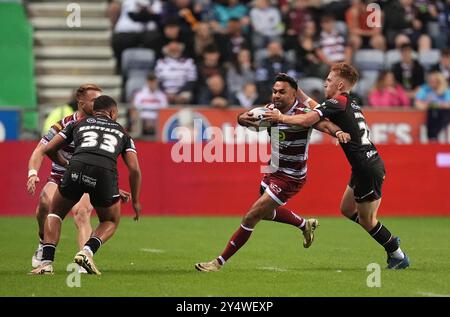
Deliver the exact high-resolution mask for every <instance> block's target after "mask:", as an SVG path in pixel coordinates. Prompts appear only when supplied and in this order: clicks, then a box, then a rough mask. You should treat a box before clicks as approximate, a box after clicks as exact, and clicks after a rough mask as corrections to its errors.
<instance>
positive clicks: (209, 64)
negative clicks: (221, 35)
mask: <svg viewBox="0 0 450 317" xmlns="http://www.w3.org/2000/svg"><path fill="white" fill-rule="evenodd" d="M225 73H226V71H225V68H224V66H223V64H222V63H220V52H219V50H218V49H217V47H215V46H208V47H206V48H205V50H204V51H203V54H202V60H201V62H200V63H199V65H198V77H199V79H198V83H197V87H198V90H199V91H200V90H202V89H204V88H206V80H207V79H208V78H209V77H211V76H213V75H220V76H221V77H224V76H225Z"/></svg>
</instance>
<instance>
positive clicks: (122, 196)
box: [119, 189, 131, 203]
mask: <svg viewBox="0 0 450 317" xmlns="http://www.w3.org/2000/svg"><path fill="white" fill-rule="evenodd" d="M119 195H120V199H121V200H122V202H124V203H127V202H129V201H130V200H131V194H130V193H129V192H127V191H125V190H123V189H119Z"/></svg>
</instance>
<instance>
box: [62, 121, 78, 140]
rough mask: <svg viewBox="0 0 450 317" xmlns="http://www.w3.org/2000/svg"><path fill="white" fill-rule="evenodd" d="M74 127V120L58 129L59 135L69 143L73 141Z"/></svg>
mask: <svg viewBox="0 0 450 317" xmlns="http://www.w3.org/2000/svg"><path fill="white" fill-rule="evenodd" d="M74 129H75V122H72V123H70V124H68V125H67V126H66V127H65V128H64V129H63V130H61V131H59V133H58V134H59V135H60V136H62V137H63V138H64V139H65V140H66V141H65V143H67V144H69V143H71V142H72V141H73V130H74Z"/></svg>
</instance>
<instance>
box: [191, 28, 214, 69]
mask: <svg viewBox="0 0 450 317" xmlns="http://www.w3.org/2000/svg"><path fill="white" fill-rule="evenodd" d="M217 42H218V41H217V40H216V37H215V36H214V34H213V33H212V32H211V29H210V27H209V25H208V23H204V22H200V23H199V24H197V26H196V28H195V35H194V52H195V59H196V60H197V61H198V60H199V59H201V56H202V54H203V51H204V50H205V48H206V47H208V46H216V45H217V44H218V43H217Z"/></svg>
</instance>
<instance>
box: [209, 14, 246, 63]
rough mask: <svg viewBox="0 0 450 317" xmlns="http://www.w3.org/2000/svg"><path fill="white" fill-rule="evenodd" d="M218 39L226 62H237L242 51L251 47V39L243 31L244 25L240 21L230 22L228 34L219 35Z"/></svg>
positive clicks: (233, 20) (232, 20)
mask: <svg viewBox="0 0 450 317" xmlns="http://www.w3.org/2000/svg"><path fill="white" fill-rule="evenodd" d="M218 38H219V39H218V41H217V42H218V44H219V48H220V51H221V52H222V54H223V58H224V60H226V61H233V60H236V57H237V55H238V54H239V52H240V51H241V50H242V49H245V48H249V47H251V41H250V37H249V35H248V34H247V33H244V32H243V31H242V24H241V21H240V20H239V19H234V18H232V19H230V20H228V27H227V32H226V33H225V34H218Z"/></svg>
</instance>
